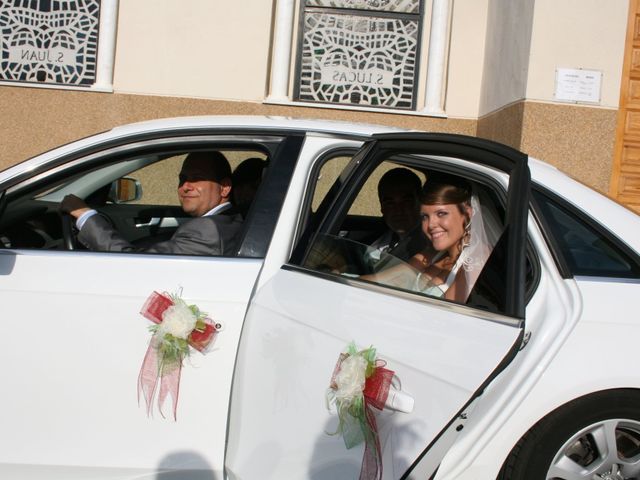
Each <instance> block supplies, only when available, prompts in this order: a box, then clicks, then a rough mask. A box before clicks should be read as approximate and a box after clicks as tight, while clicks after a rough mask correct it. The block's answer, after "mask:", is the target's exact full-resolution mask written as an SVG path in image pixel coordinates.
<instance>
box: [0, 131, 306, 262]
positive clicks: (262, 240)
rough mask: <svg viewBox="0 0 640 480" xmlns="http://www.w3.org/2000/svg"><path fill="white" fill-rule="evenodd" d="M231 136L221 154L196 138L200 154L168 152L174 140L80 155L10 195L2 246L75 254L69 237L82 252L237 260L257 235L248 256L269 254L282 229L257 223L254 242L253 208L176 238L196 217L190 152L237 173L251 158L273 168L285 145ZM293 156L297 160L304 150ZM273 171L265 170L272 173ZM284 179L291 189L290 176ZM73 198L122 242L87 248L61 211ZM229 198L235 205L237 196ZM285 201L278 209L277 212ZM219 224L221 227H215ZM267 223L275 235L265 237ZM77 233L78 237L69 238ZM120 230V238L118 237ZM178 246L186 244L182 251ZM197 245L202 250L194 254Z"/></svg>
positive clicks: (2, 219) (232, 211) (1, 223)
mask: <svg viewBox="0 0 640 480" xmlns="http://www.w3.org/2000/svg"><path fill="white" fill-rule="evenodd" d="M229 138H231V140H224V141H223V142H224V145H225V146H224V147H223V148H216V146H215V145H214V144H210V145H209V147H208V148H207V147H203V146H202V142H201V141H199V142H196V140H194V143H197V145H196V146H194V147H193V148H191V147H188V146H184V145H183V146H176V145H169V146H167V143H166V142H159V143H158V142H153V141H149V142H148V145H147V144H145V143H137V144H135V146H133V147H131V151H130V152H129V153H126V152H127V150H126V147H122V146H121V147H116V148H114V149H113V152H114V153H113V154H111V150H106V151H104V152H101V153H100V154H97V155H96V154H89V156H88V157H86V158H85V157H81V158H79V159H78V158H77V157H76V158H73V159H72V160H70V161H69V162H68V163H67V164H66V165H65V166H64V167H63V168H60V167H58V168H52V169H51V171H50V172H46V171H45V172H44V173H43V172H38V175H35V176H34V177H33V178H28V179H27V180H25V181H22V182H21V183H19V184H16V185H12V186H11V187H10V188H9V189H8V190H6V195H5V198H4V199H3V200H4V201H3V205H2V215H1V216H0V247H4V248H18V249H46V250H66V249H69V246H68V243H69V237H73V238H72V241H73V243H74V249H76V250H87V249H88V250H91V251H100V252H124V253H161V254H176V255H181V254H186V255H224V256H229V255H236V254H237V252H238V251H239V250H241V249H242V242H243V241H244V239H246V238H249V237H251V242H250V243H251V248H245V249H244V250H243V251H242V253H241V255H243V256H264V251H265V249H266V245H267V244H268V242H269V239H270V236H271V233H272V231H273V225H275V223H274V222H273V221H272V220H271V219H269V220H268V221H267V220H266V219H264V218H256V219H255V222H256V223H259V224H260V230H261V231H260V234H259V235H249V236H247V234H248V232H249V231H250V230H251V228H250V227H251V225H253V223H252V222H245V221H244V220H245V216H246V215H247V212H248V211H249V210H250V207H251V203H249V204H248V205H247V207H246V208H245V209H244V210H243V211H242V212H240V210H239V209H237V208H235V206H233V205H231V208H229V209H228V210H227V211H226V212H221V213H220V214H219V216H217V217H215V218H214V219H213V221H211V222H210V221H208V220H207V221H198V222H197V223H194V224H193V225H194V227H193V229H192V230H193V232H194V233H192V232H191V231H189V232H187V233H188V235H187V236H180V238H179V241H177V240H176V239H174V238H173V236H174V234H175V233H176V232H177V231H178V229H179V228H181V225H185V223H186V222H190V221H191V220H192V219H193V218H194V217H191V216H189V215H188V214H187V213H185V212H184V211H183V209H182V208H181V204H180V201H179V198H178V195H177V187H178V173H179V172H180V169H181V166H182V163H183V161H184V160H185V158H186V157H187V156H188V155H189V154H191V153H193V152H200V153H202V152H204V153H207V154H208V152H213V151H215V152H219V153H221V154H222V155H224V156H225V157H226V158H227V160H228V161H229V164H230V169H231V171H230V173H232V172H233V171H234V170H235V169H236V168H237V166H238V165H240V164H241V163H242V162H244V161H245V160H247V159H250V158H254V159H259V160H260V161H261V162H263V163H264V165H265V166H266V165H269V162H268V160H271V158H270V157H271V156H272V155H273V154H275V153H276V152H278V148H279V145H280V144H281V143H282V141H283V138H282V137H273V138H272V137H261V138H260V140H259V141H258V142H259V143H255V144H253V143H252V142H251V141H244V142H241V140H238V137H229ZM180 141H182V142H183V143H184V140H180V139H177V140H176V142H180ZM292 148H293V147H292ZM295 148H296V149H297V148H299V146H296V147H295ZM123 150H124V151H125V153H123ZM290 154H293V156H294V157H293V158H296V155H297V150H296V151H292V152H290ZM287 168H288V167H287ZM267 170H268V168H265V172H266V171H267ZM289 170H290V169H289ZM265 176H266V173H265ZM284 178H285V179H286V182H287V184H288V181H289V179H290V172H289V174H287V175H285V176H284ZM280 183H282V180H280ZM255 187H256V188H254V189H253V191H252V192H251V195H252V196H256V195H258V194H260V184H259V183H256V185H255ZM69 194H73V195H76V196H78V197H79V198H80V199H82V200H83V201H84V202H85V203H86V204H87V205H88V206H89V207H90V208H92V209H94V210H95V211H97V213H98V215H97V216H96V218H100V220H99V221H98V220H96V221H94V220H91V221H92V222H94V223H100V225H101V226H100V230H97V233H98V234H100V235H97V237H98V238H102V237H103V236H102V235H101V233H102V232H107V231H108V232H109V233H108V235H106V236H104V237H105V238H114V239H116V240H114V242H115V243H109V244H106V243H103V242H94V243H95V245H94V243H87V242H85V241H84V240H83V239H82V238H80V236H79V235H78V231H77V229H76V230H75V231H73V229H72V228H66V229H65V228H64V227H65V222H67V223H68V225H70V226H75V225H76V222H75V220H74V219H71V220H70V221H69V219H65V217H68V216H65V215H61V214H60V212H59V205H60V202H61V201H62V199H63V198H64V197H65V196H66V195H69ZM245 197H246V194H245ZM229 200H230V202H231V203H232V204H233V202H234V198H233V197H232V196H230V198H229ZM249 202H251V201H249ZM270 202H271V203H273V201H271V200H270ZM280 203H281V202H280V201H279V204H278V205H277V206H276V205H273V206H274V207H277V208H276V210H277V211H279V208H280ZM277 211H274V212H273V213H270V212H261V213H260V215H261V216H263V217H264V216H273V215H276V216H277ZM254 217H255V215H254ZM230 219H233V220H230ZM196 220H201V219H198V218H197V219H196ZM213 223H215V228H212V225H213ZM83 225H86V224H83ZM267 225H269V227H268V229H269V231H268V232H267V231H265V228H267ZM82 228H85V227H84V226H82ZM69 230H72V233H71V234H68V233H66V234H65V232H68V231H69ZM112 230H113V231H114V232H115V233H113V234H112V233H111V231H112ZM214 230H215V231H214ZM181 231H182V232H186V231H187V230H185V229H183V230H181ZM258 237H259V238H258ZM176 238H177V237H176ZM91 240H93V238H91ZM167 242H173V244H169V243H167ZM189 242H190V243H189ZM116 243H117V245H116ZM177 243H180V245H179V246H177V247H176V248H174V246H175V244H177ZM196 243H197V244H198V245H196V246H195V247H194V248H191V246H193V245H194V244H196Z"/></svg>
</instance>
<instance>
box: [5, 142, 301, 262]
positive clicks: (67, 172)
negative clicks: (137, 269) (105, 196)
mask: <svg viewBox="0 0 640 480" xmlns="http://www.w3.org/2000/svg"><path fill="white" fill-rule="evenodd" d="M304 135H305V132H300V131H279V130H273V131H271V130H256V129H247V130H238V129H236V130H234V131H231V132H230V131H229V130H228V129H220V130H214V129H208V130H202V129H195V130H194V131H192V130H189V131H182V130H180V131H160V132H150V133H146V134H142V135H141V134H136V135H130V136H126V137H122V138H118V139H111V140H107V141H105V142H104V143H101V144H99V145H91V146H89V147H85V148H81V149H79V150H77V151H73V152H70V153H68V154H66V155H63V156H61V157H58V158H55V159H51V160H49V161H47V162H44V163H43V164H41V165H39V166H38V167H37V168H35V169H33V170H30V171H25V172H22V173H20V174H18V175H15V176H13V177H11V178H9V179H7V180H6V181H5V182H3V184H2V185H0V192H1V194H0V215H3V214H5V210H6V208H7V205H8V204H10V202H11V200H12V196H13V195H14V193H16V191H17V190H19V191H20V195H21V196H23V195H28V194H29V192H34V191H37V190H38V188H42V186H43V183H45V182H46V183H49V184H51V183H55V182H56V181H57V180H58V179H60V178H69V177H73V176H74V175H77V174H81V173H82V172H87V171H90V170H92V169H93V168H94V167H102V166H106V165H108V164H113V163H117V162H118V161H122V160H124V159H127V158H131V157H132V156H134V155H144V154H151V153H157V152H161V153H163V154H165V153H170V152H184V151H196V150H207V149H208V150H211V149H212V148H228V147H232V148H238V147H239V146H243V147H244V148H246V147H249V146H251V147H252V148H253V149H255V150H264V152H265V153H266V154H268V156H269V158H270V159H271V160H273V161H271V160H270V167H269V168H270V170H273V172H274V173H269V174H267V175H266V176H265V179H264V181H267V180H269V181H268V182H267V183H268V184H270V185H272V186H273V188H274V189H275V193H269V192H267V190H270V189H269V188H260V189H259V191H258V192H257V194H256V198H255V199H254V205H255V204H256V203H257V202H261V201H262V202H264V203H265V205H268V207H266V208H262V209H259V210H260V211H259V212H257V211H256V212H254V213H250V215H248V216H247V219H245V221H244V223H245V225H244V227H243V232H242V234H241V238H240V243H239V248H238V250H237V252H236V255H233V256H232V257H225V256H215V257H206V258H219V257H220V258H264V256H265V255H266V251H267V249H268V244H269V241H270V239H271V236H272V235H273V232H274V230H275V224H276V222H277V218H278V216H279V214H280V209H281V207H282V203H283V201H284V195H285V193H286V191H287V189H288V185H289V183H290V181H291V177H292V175H293V171H294V169H295V168H294V167H295V163H296V162H297V160H298V154H299V152H300V150H301V147H302V144H303V141H304ZM250 216H251V218H249V217H250ZM12 249H13V250H19V249H16V248H12ZM30 250H31V249H30ZM35 250H38V249H35ZM54 251H56V252H68V250H63V249H61V250H54ZM91 253H96V254H98V253H100V254H110V253H113V252H91ZM127 255H153V254H151V253H144V252H132V253H127ZM171 256H175V257H180V256H181V255H178V254H175V255H173V254H172V255H171Z"/></svg>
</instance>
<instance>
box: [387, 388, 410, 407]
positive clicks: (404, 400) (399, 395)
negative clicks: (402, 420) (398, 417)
mask: <svg viewBox="0 0 640 480" xmlns="http://www.w3.org/2000/svg"><path fill="white" fill-rule="evenodd" d="M414 403H415V401H414V399H413V397H412V396H411V395H409V394H408V393H406V392H403V391H402V390H396V389H395V388H393V387H391V388H390V389H389V395H388V396H387V401H386V402H385V404H384V406H385V408H387V409H389V410H393V411H394V412H402V413H411V412H413V405H414Z"/></svg>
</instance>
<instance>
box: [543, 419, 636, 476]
mask: <svg viewBox="0 0 640 480" xmlns="http://www.w3.org/2000/svg"><path fill="white" fill-rule="evenodd" d="M635 478H637V479H640V422H637V421H635V420H627V419H609V420H603V421H601V422H597V423H594V424H593V425H590V426H588V427H586V428H584V429H582V430H580V431H579V432H576V433H575V434H574V435H573V436H572V437H571V438H570V439H569V440H568V441H567V442H565V444H564V445H562V447H561V448H560V450H558V452H557V453H556V455H555V457H554V458H553V461H552V462H551V466H550V468H549V471H548V472H547V476H546V479H547V480H582V479H589V480H632V479H635Z"/></svg>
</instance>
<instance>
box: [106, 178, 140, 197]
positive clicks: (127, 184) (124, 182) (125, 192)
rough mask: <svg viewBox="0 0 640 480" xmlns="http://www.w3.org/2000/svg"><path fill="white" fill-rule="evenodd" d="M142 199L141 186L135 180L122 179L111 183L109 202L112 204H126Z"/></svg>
mask: <svg viewBox="0 0 640 480" xmlns="http://www.w3.org/2000/svg"><path fill="white" fill-rule="evenodd" d="M141 198H142V185H140V182H139V181H138V180H136V179H135V178H130V177H122V178H119V179H117V180H116V181H114V182H113V183H111V189H110V190H109V200H111V201H112V202H113V203H126V202H133V201H135V200H140V199H141Z"/></svg>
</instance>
